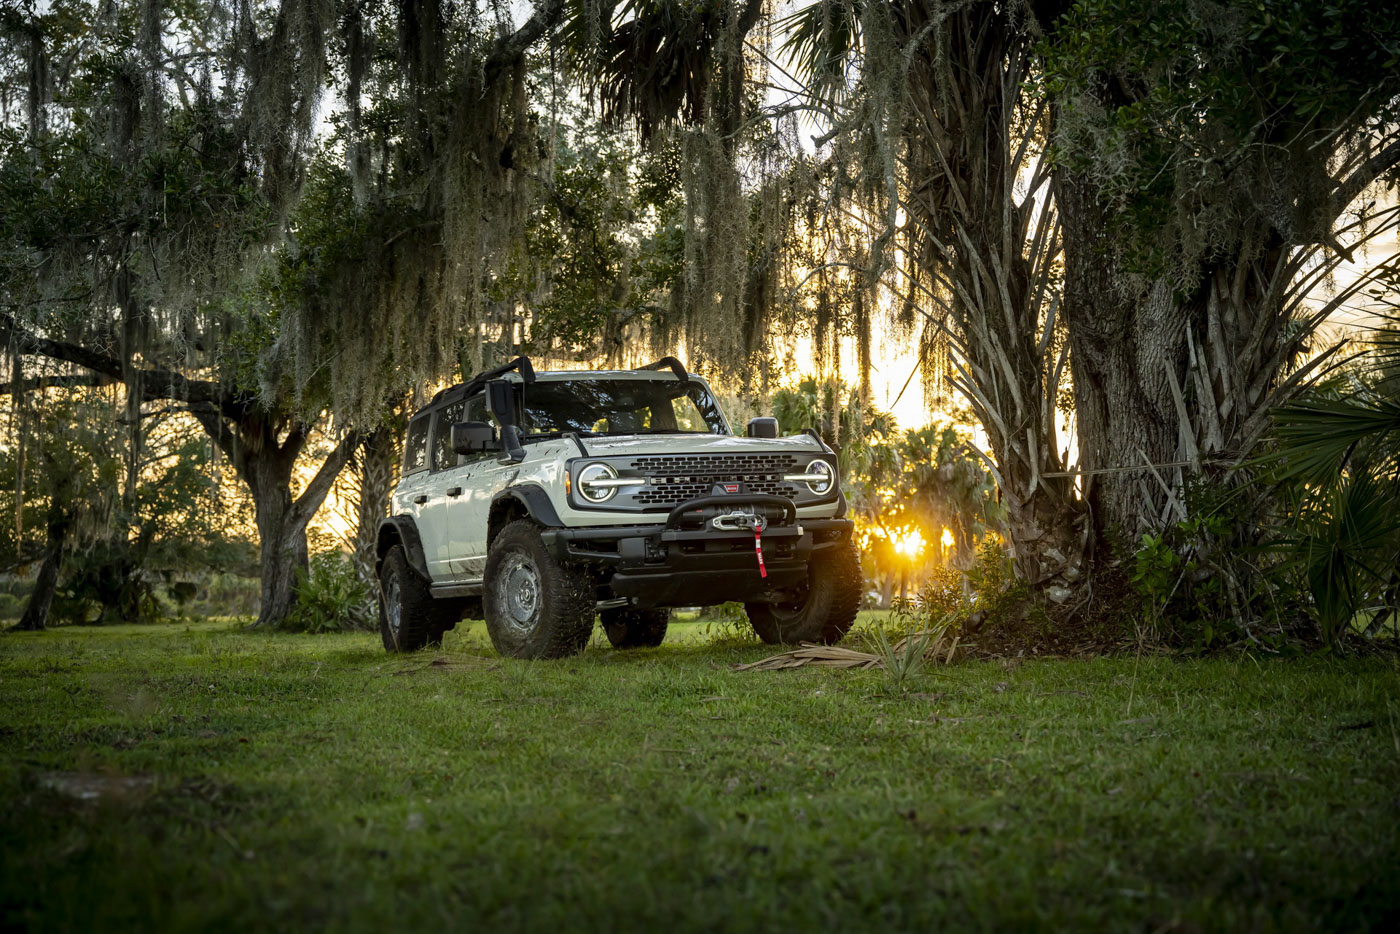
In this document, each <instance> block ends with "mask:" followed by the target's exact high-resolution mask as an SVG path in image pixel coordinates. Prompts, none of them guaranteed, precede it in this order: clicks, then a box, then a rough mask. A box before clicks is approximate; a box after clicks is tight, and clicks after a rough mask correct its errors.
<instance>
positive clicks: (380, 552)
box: [374, 516, 432, 580]
mask: <svg viewBox="0 0 1400 934" xmlns="http://www.w3.org/2000/svg"><path fill="white" fill-rule="evenodd" d="M396 544H401V545H403V550H404V555H405V556H406V557H407V558H408V566H409V567H411V568H413V570H415V571H417V572H418V573H419V574H421V575H423V579H424V580H432V578H431V577H430V576H429V575H428V562H427V560H426V559H425V558H424V556H423V540H422V539H421V538H419V537H418V526H417V525H416V524H415V523H414V521H413V517H412V516H390V517H389V518H387V519H385V520H384V521H383V522H381V523H379V534H378V536H377V538H376V541H375V545H374V573H375V574H378V573H379V567H380V565H382V564H383V563H384V555H385V554H386V553H388V551H389V549H390V548H392V547H393V546H394V545H396Z"/></svg>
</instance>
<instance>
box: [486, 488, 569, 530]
mask: <svg viewBox="0 0 1400 934" xmlns="http://www.w3.org/2000/svg"><path fill="white" fill-rule="evenodd" d="M505 500H515V501H516V502H517V503H519V504H520V505H522V506H524V507H525V512H526V513H527V514H528V515H529V516H530V518H531V519H534V520H535V521H536V522H538V523H539V524H540V525H542V526H544V527H545V528H558V527H559V526H562V525H563V524H564V523H563V522H561V521H560V520H559V513H558V511H556V510H555V508H554V503H552V502H551V501H550V499H549V494H548V493H546V492H545V491H544V488H543V487H541V486H539V485H538V484H534V483H522V484H520V485H519V486H508V487H506V488H505V489H504V490H501V491H500V492H499V493H497V494H496V495H495V496H494V497H492V498H491V512H492V513H494V512H496V508H497V506H499V505H500V503H501V502H503V501H505Z"/></svg>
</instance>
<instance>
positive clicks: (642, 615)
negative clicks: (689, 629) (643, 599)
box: [599, 610, 671, 649]
mask: <svg viewBox="0 0 1400 934" xmlns="http://www.w3.org/2000/svg"><path fill="white" fill-rule="evenodd" d="M599 615H600V616H601V617H602V620H603V632H605V633H606V634H607V636H608V641H609V642H611V643H612V647H613V648H615V649H651V648H655V647H656V646H658V645H660V644H661V643H662V642H663V641H664V640H665V639H666V624H667V623H669V622H670V620H671V611H670V610H604V611H603V612H602V613H600V614H599Z"/></svg>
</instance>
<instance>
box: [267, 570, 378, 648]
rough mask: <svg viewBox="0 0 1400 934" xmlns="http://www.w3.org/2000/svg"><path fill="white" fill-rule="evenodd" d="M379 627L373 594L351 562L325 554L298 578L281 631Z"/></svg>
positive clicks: (339, 630) (344, 630)
mask: <svg viewBox="0 0 1400 934" xmlns="http://www.w3.org/2000/svg"><path fill="white" fill-rule="evenodd" d="M377 625H378V620H377V616H376V610H375V594H374V592H373V589H372V588H371V587H370V586H369V584H367V583H366V582H365V581H364V580H363V579H362V578H361V577H360V575H359V574H357V573H355V567H354V565H353V564H351V563H350V559H349V558H347V557H346V556H345V555H342V554H341V553H340V552H337V551H327V552H322V553H321V554H318V555H315V556H313V557H312V559H311V570H310V571H309V572H308V573H303V574H300V575H298V578H297V602H296V606H294V607H293V608H292V612H291V613H289V614H287V618H286V620H284V621H283V623H282V626H281V628H282V629H285V630H288V631H292V632H347V631H351V630H366V629H373V628H375V626H377Z"/></svg>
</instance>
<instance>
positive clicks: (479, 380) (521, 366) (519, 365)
mask: <svg viewBox="0 0 1400 934" xmlns="http://www.w3.org/2000/svg"><path fill="white" fill-rule="evenodd" d="M512 370H518V371H519V372H520V378H521V379H523V380H524V381H525V382H527V383H533V382H534V381H535V366H534V364H532V363H531V362H530V358H529V357H516V358H515V359H514V360H512V361H510V362H509V363H503V364H501V365H500V366H498V367H496V368H495V369H494V370H487V371H485V372H484V373H478V374H476V375H475V376H473V377H472V378H471V379H469V380H467V381H466V382H465V383H458V384H457V385H456V386H448V387H447V388H446V389H440V390H438V393H437V395H435V396H433V401H432V402H430V403H428V404H429V405H433V404H434V403H436V402H438V401H439V400H441V399H443V398H444V397H446V396H447V395H448V394H449V393H450V394H451V395H452V397H453V399H457V398H460V397H463V396H470V395H471V394H472V393H474V392H476V391H477V390H478V389H480V388H481V387H482V386H485V385H486V384H487V383H488V382H490V381H491V380H493V379H495V378H496V377H498V376H505V375H506V374H507V373H509V372H511V371H512Z"/></svg>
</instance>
